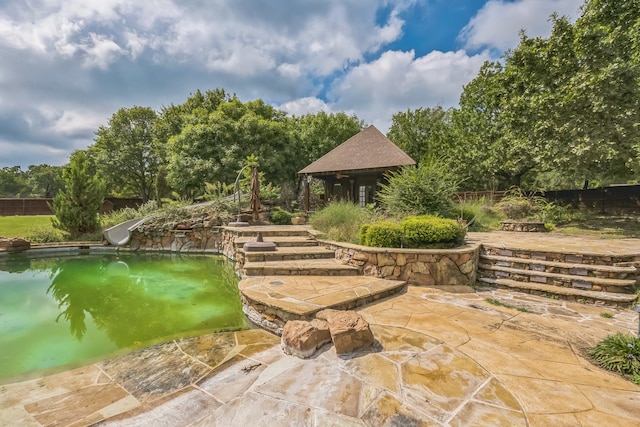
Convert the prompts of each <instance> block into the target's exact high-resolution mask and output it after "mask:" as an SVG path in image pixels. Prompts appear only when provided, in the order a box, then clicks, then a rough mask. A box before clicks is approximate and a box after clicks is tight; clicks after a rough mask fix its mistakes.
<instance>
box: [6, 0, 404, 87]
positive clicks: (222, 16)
mask: <svg viewBox="0 0 640 427" xmlns="http://www.w3.org/2000/svg"><path fill="white" fill-rule="evenodd" d="M191 3H193V1H189V0H186V1H178V0H174V1H171V0H155V1H144V2H130V1H127V0H99V1H98V0H95V1H86V0H44V1H40V2H39V4H37V6H36V5H34V7H30V6H29V3H26V4H13V5H12V6H13V7H11V8H5V9H4V10H2V9H0V45H2V44H4V45H8V46H11V47H13V48H17V49H23V50H31V51H34V52H38V53H39V54H41V55H46V56H60V57H63V58H70V57H72V56H74V55H80V56H81V58H82V61H83V63H84V64H85V65H86V66H92V67H98V68H101V69H105V68H107V67H109V65H110V64H111V63H113V62H114V61H116V60H117V59H118V58H119V57H120V56H124V55H127V56H130V57H131V58H136V57H138V56H139V55H140V54H141V53H142V52H143V51H144V50H145V49H150V50H153V51H154V52H155V53H156V54H161V55H166V57H167V59H172V60H174V61H175V60H178V61H189V62H193V63H194V64H198V63H199V64H201V65H202V66H204V67H206V68H208V69H211V70H218V71H224V72H227V73H236V72H238V71H239V72H241V73H242V74H243V75H257V74H259V73H263V72H265V71H268V70H273V69H275V68H276V67H277V66H278V65H279V64H281V63H289V64H292V65H297V66H298V67H299V68H300V69H301V70H304V71H305V72H311V73H313V74H318V75H329V74H331V73H333V72H335V71H339V70H342V69H344V68H345V67H346V66H348V65H349V64H353V63H357V62H358V61H361V60H362V58H363V54H365V53H368V52H374V51H377V50H378V49H379V48H380V47H381V46H383V45H384V44H387V43H390V42H393V41H395V40H397V39H398V37H400V36H401V34H402V27H403V25H404V21H403V20H402V19H401V18H400V17H399V12H400V11H402V10H405V9H406V8H407V7H409V6H410V5H411V4H412V3H413V2H412V1H405V2H400V3H398V4H397V5H395V6H393V3H392V7H391V8H390V12H389V16H388V18H387V20H386V22H384V23H383V24H382V25H378V24H376V18H377V17H376V12H377V10H378V9H379V8H380V7H381V6H383V5H385V4H386V2H384V1H382V0H328V1H324V2H318V3H315V4H309V5H307V4H303V5H301V4H300V3H299V2H297V1H278V2H277V3H273V2H263V1H258V0H254V1H248V2H244V3H242V4H233V5H230V4H229V3H228V2H226V1H223V0H213V1H210V2H208V4H207V5H203V4H201V3H199V4H197V5H195V7H194V5H193V4H191ZM354 17H357V19H354Z"/></svg>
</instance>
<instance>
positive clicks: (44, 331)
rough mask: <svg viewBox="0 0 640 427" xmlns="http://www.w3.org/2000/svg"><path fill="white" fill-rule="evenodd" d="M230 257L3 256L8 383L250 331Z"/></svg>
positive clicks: (1, 359)
mask: <svg viewBox="0 0 640 427" xmlns="http://www.w3.org/2000/svg"><path fill="white" fill-rule="evenodd" d="M237 282H238V279H237V276H236V274H235V272H234V269H233V265H232V264H231V263H230V262H229V261H228V260H227V259H226V258H223V257H221V256H197V255H188V256H184V255H176V254H171V255H168V254H131V253H124V254H123V253H120V254H116V253H100V254H93V255H73V256H62V255H58V256H54V257H39V258H34V257H27V256H9V257H2V258H0V384H2V383H7V382H13V381H17V380H20V379H24V378H30V377H34V376H37V375H41V374H46V373H51V372H55V371H56V370H62V369H69V368H71V367H74V366H79V365H84V364H87V363H91V362H95V361H98V360H104V359H107V358H109V357H112V356H115V355H117V354H121V353H125V352H128V351H131V350H133V349H136V348H142V347H146V346H149V345H152V344H155V343H159V342H164V341H168V340H171V339H176V338H183V337H188V336H194V335H199V334H204V333H210V332H218V331H229V330H240V329H246V328H248V327H249V324H248V322H247V320H246V317H245V316H244V314H243V312H242V303H241V302H240V296H239V293H238V287H237Z"/></svg>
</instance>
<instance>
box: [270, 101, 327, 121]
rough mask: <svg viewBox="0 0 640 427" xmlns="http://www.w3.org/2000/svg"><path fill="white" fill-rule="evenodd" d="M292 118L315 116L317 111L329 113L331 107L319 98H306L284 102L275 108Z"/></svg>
mask: <svg viewBox="0 0 640 427" xmlns="http://www.w3.org/2000/svg"><path fill="white" fill-rule="evenodd" d="M277 108H278V109H280V110H284V111H286V112H287V113H289V114H291V115H293V116H304V115H305V114H315V113H317V112H319V111H324V112H327V113H329V112H331V107H330V106H329V105H328V104H327V103H326V102H324V101H323V100H321V99H319V98H315V97H313V96H308V97H304V98H298V99H294V100H293V101H289V102H285V103H284V104H282V105H279V106H278V107H277Z"/></svg>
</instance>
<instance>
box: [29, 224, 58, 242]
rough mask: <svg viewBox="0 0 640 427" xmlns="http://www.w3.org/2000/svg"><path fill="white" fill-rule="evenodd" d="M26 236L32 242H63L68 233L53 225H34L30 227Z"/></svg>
mask: <svg viewBox="0 0 640 427" xmlns="http://www.w3.org/2000/svg"><path fill="white" fill-rule="evenodd" d="M26 238H27V240H28V241H30V242H31V243H50V242H63V241H65V240H66V239H67V238H68V234H67V233H65V232H63V231H62V230H57V229H55V228H53V227H33V228H31V229H29V231H28V233H27V236H26Z"/></svg>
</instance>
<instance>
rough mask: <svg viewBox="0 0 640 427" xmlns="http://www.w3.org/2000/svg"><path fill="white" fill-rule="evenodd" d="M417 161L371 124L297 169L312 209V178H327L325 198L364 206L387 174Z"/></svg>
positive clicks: (373, 195)
mask: <svg viewBox="0 0 640 427" xmlns="http://www.w3.org/2000/svg"><path fill="white" fill-rule="evenodd" d="M415 164H416V162H415V161H414V160H413V159H412V158H411V157H409V156H408V155H407V154H406V153H405V152H404V151H402V150H401V149H400V148H399V147H398V146H397V145H395V144H394V143H393V142H391V140H390V139H389V138H387V137H386V136H384V135H383V134H382V132H380V131H379V130H378V129H376V127H375V126H373V125H371V126H369V127H368V128H366V129H364V130H363V131H361V132H360V133H358V134H356V135H354V136H352V137H351V138H349V139H348V140H346V141H345V142H343V143H342V144H340V145H339V146H337V147H336V148H334V149H333V150H331V151H330V152H329V153H327V154H325V155H324V156H322V157H321V158H319V159H318V160H316V161H315V162H313V163H311V164H310V165H309V166H307V167H305V168H304V169H302V170H301V171H300V172H298V173H299V174H300V175H303V178H304V179H303V182H304V183H305V203H304V204H305V206H304V208H305V211H308V210H309V185H308V183H309V181H310V179H311V178H318V179H321V180H322V181H323V182H324V192H325V199H326V201H328V202H329V201H334V200H350V201H353V202H355V203H358V204H359V205H360V206H362V207H364V206H366V205H367V204H368V203H372V202H373V201H374V200H375V196H376V193H377V191H378V187H379V185H380V184H381V183H383V182H384V181H385V179H386V178H385V174H387V173H388V172H390V171H395V170H398V169H400V168H401V167H402V166H409V165H415Z"/></svg>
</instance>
